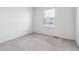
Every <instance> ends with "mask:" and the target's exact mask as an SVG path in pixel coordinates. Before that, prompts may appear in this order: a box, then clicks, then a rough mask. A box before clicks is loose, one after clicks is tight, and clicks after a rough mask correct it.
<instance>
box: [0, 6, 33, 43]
mask: <svg viewBox="0 0 79 59" xmlns="http://www.w3.org/2000/svg"><path fill="white" fill-rule="evenodd" d="M32 17H33V15H32V8H18V7H16V8H14V7H13V8H11V7H3V8H2V7H1V8H0V42H3V41H7V40H10V39H14V38H16V37H19V36H22V35H25V34H29V33H31V32H32V27H33V26H32V25H33V24H32V21H33V20H32Z"/></svg>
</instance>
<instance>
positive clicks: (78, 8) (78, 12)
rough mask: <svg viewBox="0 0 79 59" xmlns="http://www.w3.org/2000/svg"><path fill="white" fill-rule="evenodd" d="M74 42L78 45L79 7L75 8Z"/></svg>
mask: <svg viewBox="0 0 79 59" xmlns="http://www.w3.org/2000/svg"><path fill="white" fill-rule="evenodd" d="M76 16H77V17H76V42H77V44H78V45H79V7H77V8H76Z"/></svg>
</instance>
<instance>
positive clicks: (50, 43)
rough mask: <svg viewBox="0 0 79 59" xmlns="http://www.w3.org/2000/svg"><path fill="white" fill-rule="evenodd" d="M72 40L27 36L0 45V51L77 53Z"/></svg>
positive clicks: (77, 48)
mask: <svg viewBox="0 0 79 59" xmlns="http://www.w3.org/2000/svg"><path fill="white" fill-rule="evenodd" d="M78 50H79V47H78V45H77V44H76V42H75V41H74V40H68V39H62V38H54V37H52V36H48V35H42V34H35V33H33V34H29V35H26V36H23V37H19V38H17V39H13V40H9V41H7V42H4V43H0V51H78Z"/></svg>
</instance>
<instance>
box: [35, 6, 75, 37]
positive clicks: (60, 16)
mask: <svg viewBox="0 0 79 59" xmlns="http://www.w3.org/2000/svg"><path fill="white" fill-rule="evenodd" d="M45 9H49V8H43V7H42V8H35V9H34V10H35V11H34V15H35V17H34V21H35V25H34V26H35V29H34V32H37V33H43V34H48V35H52V36H59V37H63V38H68V39H75V8H71V7H57V8H56V22H55V28H46V27H44V26H43V11H44V10H45Z"/></svg>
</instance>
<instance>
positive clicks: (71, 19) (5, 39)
mask: <svg viewBox="0 0 79 59" xmlns="http://www.w3.org/2000/svg"><path fill="white" fill-rule="evenodd" d="M0 51H79V7H0Z"/></svg>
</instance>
